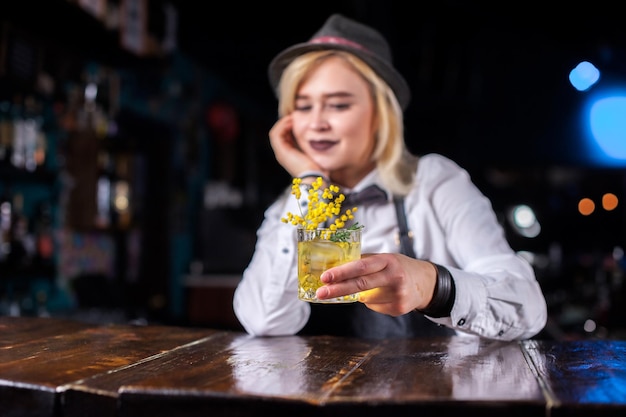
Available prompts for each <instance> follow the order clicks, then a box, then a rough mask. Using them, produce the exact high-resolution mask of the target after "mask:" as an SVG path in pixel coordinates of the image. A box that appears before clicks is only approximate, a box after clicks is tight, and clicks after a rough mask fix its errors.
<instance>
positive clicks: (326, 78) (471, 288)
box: [233, 14, 547, 340]
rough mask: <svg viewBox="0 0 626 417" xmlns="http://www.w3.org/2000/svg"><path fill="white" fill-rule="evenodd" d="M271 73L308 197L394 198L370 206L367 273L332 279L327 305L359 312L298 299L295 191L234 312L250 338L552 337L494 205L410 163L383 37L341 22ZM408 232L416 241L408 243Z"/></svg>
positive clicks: (268, 220) (262, 246) (428, 163)
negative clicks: (320, 185)
mask: <svg viewBox="0 0 626 417" xmlns="http://www.w3.org/2000/svg"><path fill="white" fill-rule="evenodd" d="M269 73H270V82H271V84H272V86H273V87H274V88H275V89H276V92H277V95H278V98H279V114H280V118H279V120H278V121H277V122H276V124H275V125H274V126H273V127H272V129H271V130H270V133H269V136H270V143H271V145H272V149H273V151H274V153H275V156H276V159H277V161H278V162H279V163H280V164H281V165H282V167H283V168H284V169H285V170H286V171H287V172H288V173H289V174H290V175H292V176H293V177H294V178H295V177H300V178H302V185H301V186H302V187H303V189H304V188H306V187H307V185H306V184H310V183H311V182H312V181H313V180H314V179H315V178H317V177H318V176H321V177H322V178H324V179H325V181H326V182H328V183H332V184H335V185H338V186H339V187H340V188H341V190H342V192H344V193H350V192H353V191H354V192H358V191H361V190H364V189H368V190H369V189H370V188H369V186H372V185H375V186H377V187H378V188H379V189H382V190H383V191H384V192H383V193H382V199H381V200H378V201H377V203H372V204H369V205H363V206H359V209H358V213H357V215H356V217H357V220H358V221H359V223H360V224H363V225H365V229H363V246H362V253H363V256H362V258H361V260H359V261H355V262H350V263H347V264H344V265H341V266H337V267H334V268H331V269H328V270H327V271H326V272H325V273H324V274H323V275H322V281H323V282H325V284H326V285H324V286H323V287H322V288H320V289H319V290H318V291H317V296H318V298H320V299H328V298H334V297H338V296H342V295H347V294H351V293H355V292H360V302H359V303H354V304H351V305H341V306H335V305H332V306H331V305H324V304H322V305H319V304H309V303H306V302H304V301H301V300H299V299H298V297H297V282H296V281H297V270H296V269H297V265H296V256H297V253H296V252H297V251H296V238H295V230H294V227H293V226H292V225H290V224H284V223H282V222H281V220H280V219H281V217H283V216H284V215H285V213H287V212H291V213H295V212H297V211H298V207H297V204H298V203H297V201H296V199H294V198H293V196H292V195H290V194H289V190H290V188H289V189H288V190H287V191H286V192H285V194H284V195H282V196H280V197H279V198H278V199H277V201H276V202H274V203H273V204H272V205H271V206H270V207H269V208H268V209H267V210H266V212H265V218H264V221H263V223H262V225H261V227H260V228H259V230H258V232H257V244H256V248H255V252H254V254H253V257H252V259H251V261H250V264H249V265H248V267H247V268H246V270H245V271H244V274H243V278H242V281H241V282H240V284H239V286H238V287H237V289H236V291H235V296H234V301H233V307H234V311H235V314H236V315H237V317H238V319H239V321H240V322H241V324H242V326H243V327H244V329H245V330H246V331H247V332H248V333H250V334H252V335H257V336H271V335H292V334H298V333H327V334H343V335H347V336H359V337H371V338H381V337H409V336H419V335H427V334H428V335H433V334H450V333H456V334H467V335H476V336H480V337H484V338H490V339H498V340H519V339H527V338H530V337H533V336H535V335H536V334H537V333H539V332H540V331H541V330H542V329H543V327H544V325H545V323H546V319H547V308H546V303H545V299H544V296H543V294H542V291H541V288H540V286H539V284H538V282H537V280H536V278H535V275H534V272H533V269H532V268H531V266H530V265H529V264H528V263H527V262H526V261H525V260H524V259H522V258H521V257H519V256H517V255H516V254H515V253H514V251H513V250H512V249H511V247H510V246H509V244H508V243H507V241H506V239H505V236H504V232H503V229H502V228H501V226H500V225H499V223H498V222H497V219H496V216H495V213H494V212H493V209H492V207H491V204H490V202H489V200H488V199H487V198H486V197H485V196H484V195H483V194H481V193H480V191H479V190H478V189H477V187H475V185H474V184H473V183H472V182H471V180H470V178H469V175H468V174H467V172H466V171H465V170H463V169H462V168H460V167H459V166H458V165H457V164H455V163H454V162H453V161H451V160H449V159H448V158H446V157H444V156H442V155H438V154H428V155H424V156H421V157H420V158H417V157H416V156H414V155H411V154H410V153H409V152H408V150H407V148H406V145H405V142H404V137H403V110H404V109H406V106H407V105H408V103H409V100H410V93H409V88H408V86H407V84H406V82H405V80H404V79H403V77H402V76H401V75H400V74H399V73H398V72H397V71H396V70H395V69H394V67H393V66H392V60H391V53H390V50H389V46H388V44H387V42H386V41H385V39H384V38H383V37H382V36H381V35H380V33H378V32H377V31H375V30H374V29H372V28H370V27H368V26H365V25H363V24H361V23H359V22H356V21H354V20H351V19H348V18H346V17H344V16H341V15H337V14H336V15H332V16H331V17H330V18H329V19H328V20H327V21H326V22H325V24H324V26H323V27H322V28H321V29H320V30H319V31H318V32H317V33H316V34H315V35H314V36H313V37H312V38H311V40H309V41H308V42H306V43H302V44H297V45H294V46H292V47H290V48H288V49H286V50H284V51H283V52H281V53H280V54H279V55H278V56H277V57H276V58H274V60H273V61H272V62H271V64H270V68H269ZM404 222H406V224H407V225H408V229H409V233H408V234H407V233H404V234H401V233H400V232H402V226H403V223H404ZM411 233H412V236H413V240H409V239H410V238H409V237H408V236H410V234H411ZM399 234H400V235H402V236H403V239H398V236H399ZM399 242H400V243H399ZM402 242H404V243H408V244H407V245H406V246H405V247H403V246H402V244H401V243H402Z"/></svg>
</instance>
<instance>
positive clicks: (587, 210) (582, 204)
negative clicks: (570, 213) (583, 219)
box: [578, 198, 596, 216]
mask: <svg viewBox="0 0 626 417" xmlns="http://www.w3.org/2000/svg"><path fill="white" fill-rule="evenodd" d="M595 209H596V204H595V203H594V202H593V200H592V199H590V198H581V199H580V201H579V202H578V212H579V213H580V214H582V215H583V216H589V215H590V214H591V213H593V212H594V210H595Z"/></svg>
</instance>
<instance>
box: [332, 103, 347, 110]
mask: <svg viewBox="0 0 626 417" xmlns="http://www.w3.org/2000/svg"><path fill="white" fill-rule="evenodd" d="M329 107H332V108H333V109H336V110H345V109H349V108H350V104H349V103H333V104H329Z"/></svg>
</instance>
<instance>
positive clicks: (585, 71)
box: [569, 61, 600, 91]
mask: <svg viewBox="0 0 626 417" xmlns="http://www.w3.org/2000/svg"><path fill="white" fill-rule="evenodd" d="M599 79H600V70H598V68H596V67H595V65H593V64H592V63H591V62H588V61H582V62H580V63H579V64H578V65H577V66H576V67H575V68H574V69H573V70H571V71H570V73H569V81H570V83H571V84H572V85H573V86H574V88H575V89H577V90H578V91H586V90H588V89H589V88H591V86H592V85H594V84H595V83H597V82H598V80H599Z"/></svg>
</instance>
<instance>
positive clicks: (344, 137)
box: [292, 57, 375, 187]
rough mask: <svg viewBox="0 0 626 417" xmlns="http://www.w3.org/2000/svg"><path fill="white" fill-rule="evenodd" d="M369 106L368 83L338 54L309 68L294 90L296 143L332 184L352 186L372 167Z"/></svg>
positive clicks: (372, 138) (294, 132)
mask: <svg viewBox="0 0 626 417" xmlns="http://www.w3.org/2000/svg"><path fill="white" fill-rule="evenodd" d="M373 106H374V105H373V101H372V98H371V95H370V91H369V88H368V85H367V83H366V82H365V81H364V80H363V79H362V78H361V76H360V75H359V74H358V73H357V72H355V71H354V70H352V69H351V68H350V66H349V65H348V64H347V63H346V62H344V61H343V60H342V59H341V58H338V57H331V58H329V59H327V60H326V61H324V62H323V63H322V64H321V65H319V67H317V68H316V69H314V70H313V71H312V72H311V73H310V74H309V75H308V76H307V77H306V78H305V79H304V81H303V83H302V84H301V86H300V88H299V90H298V91H297V94H296V100H295V109H294V112H293V114H292V117H293V134H294V136H295V138H296V142H297V144H298V146H299V147H300V149H302V151H303V152H305V153H306V154H307V155H309V156H310V157H311V158H312V159H313V160H314V161H315V162H316V163H317V164H319V165H320V166H321V167H322V169H324V170H328V171H329V172H330V176H331V179H332V180H333V183H338V184H340V185H344V186H347V187H353V186H354V185H356V184H357V183H358V181H360V180H361V179H362V178H363V177H364V176H365V175H366V174H367V173H369V172H370V171H371V170H372V169H373V168H374V165H375V164H374V163H373V162H372V161H371V158H370V157H371V154H372V151H373V149H374V135H373V130H372V129H373V128H372V124H373V123H372V119H373V117H374V116H373V114H374V110H373Z"/></svg>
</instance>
